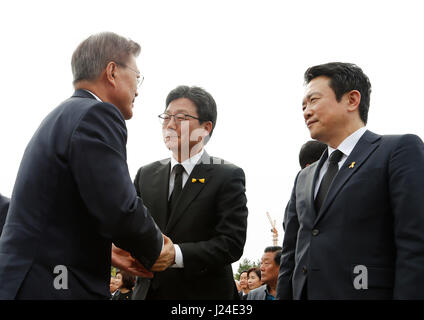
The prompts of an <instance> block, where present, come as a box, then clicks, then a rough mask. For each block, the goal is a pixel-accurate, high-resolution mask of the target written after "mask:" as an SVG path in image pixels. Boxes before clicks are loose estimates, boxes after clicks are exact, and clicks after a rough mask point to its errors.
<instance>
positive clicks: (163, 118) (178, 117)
mask: <svg viewBox="0 0 424 320" xmlns="http://www.w3.org/2000/svg"><path fill="white" fill-rule="evenodd" d="M158 117H159V121H160V122H161V123H162V124H165V123H168V122H169V121H171V118H172V117H174V120H175V122H176V123H180V122H181V121H187V120H190V119H196V120H199V121H206V120H202V119H200V118H196V117H194V116H191V115H189V114H185V113H177V114H169V113H162V114H160V115H158Z"/></svg>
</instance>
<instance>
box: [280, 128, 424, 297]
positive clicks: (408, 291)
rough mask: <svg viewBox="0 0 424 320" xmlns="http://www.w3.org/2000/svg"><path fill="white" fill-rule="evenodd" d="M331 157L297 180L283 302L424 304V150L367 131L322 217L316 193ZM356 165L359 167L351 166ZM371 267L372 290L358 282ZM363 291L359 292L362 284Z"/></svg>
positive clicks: (410, 141) (408, 139)
mask: <svg viewBox="0 0 424 320" xmlns="http://www.w3.org/2000/svg"><path fill="white" fill-rule="evenodd" d="M326 158H327V152H325V154H324V155H323V156H322V157H321V159H320V161H319V162H316V163H314V164H313V165H311V166H309V167H307V168H305V169H304V170H302V171H300V173H299V174H298V176H297V178H296V181H295V185H294V188H293V192H292V195H291V199H290V202H289V205H288V207H287V210H286V213H285V220H284V229H285V235H284V242H283V254H282V257H281V266H280V273H279V278H278V287H277V296H278V297H279V298H280V299H291V298H294V299H300V298H301V293H302V289H303V287H304V284H305V281H307V286H306V288H307V295H308V298H309V299H392V298H397V299H415V298H419V299H423V298H424V202H423V200H422V198H423V195H424V145H423V143H422V141H421V140H420V138H418V137H417V136H415V135H401V136H400V135H399V136H380V135H377V134H374V133H372V132H370V131H366V132H365V133H364V135H363V136H362V137H361V139H360V140H359V141H358V143H357V145H356V146H355V148H354V149H353V150H352V153H351V154H350V156H349V157H348V158H347V160H346V162H345V163H344V164H343V166H342V167H341V168H340V171H339V172H338V174H337V176H336V177H335V179H334V181H333V184H332V186H331V188H330V190H329V193H328V196H327V199H326V200H325V202H324V204H323V205H322V208H321V210H320V212H315V209H314V188H315V183H316V180H317V177H318V173H319V170H320V168H321V166H322V165H323V163H324V162H325V160H326ZM353 162H354V164H353ZM356 266H365V267H366V269H367V274H366V275H367V284H368V289H356V288H355V286H354V280H355V278H357V277H358V276H360V277H361V278H363V277H364V276H365V273H364V271H363V270H362V271H358V270H356V271H355V267H356ZM357 287H358V286H357Z"/></svg>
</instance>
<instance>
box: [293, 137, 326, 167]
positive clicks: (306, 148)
mask: <svg viewBox="0 0 424 320" xmlns="http://www.w3.org/2000/svg"><path fill="white" fill-rule="evenodd" d="M326 149H327V145H326V144H325V143H322V142H319V141H316V140H309V141H308V142H306V143H305V144H304V145H303V146H302V148H300V152H299V164H300V167H301V168H302V169H304V168H306V167H308V166H310V165H311V164H312V163H314V162H315V161H318V160H319V158H321V156H322V154H323V153H324V151H325V150H326Z"/></svg>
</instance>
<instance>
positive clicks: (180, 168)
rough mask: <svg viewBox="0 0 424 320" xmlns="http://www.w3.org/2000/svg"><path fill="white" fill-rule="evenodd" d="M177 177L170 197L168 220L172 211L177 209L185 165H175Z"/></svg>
mask: <svg viewBox="0 0 424 320" xmlns="http://www.w3.org/2000/svg"><path fill="white" fill-rule="evenodd" d="M174 172H175V179H174V189H173V190H172V194H171V197H170V199H169V208H168V220H169V217H170V216H171V213H172V212H173V211H174V210H175V206H176V204H177V201H178V198H179V197H180V195H181V191H182V190H183V172H184V167H183V166H182V165H181V164H177V165H176V166H175V167H174Z"/></svg>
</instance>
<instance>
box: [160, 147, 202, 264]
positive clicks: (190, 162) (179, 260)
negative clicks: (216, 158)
mask: <svg viewBox="0 0 424 320" xmlns="http://www.w3.org/2000/svg"><path fill="white" fill-rule="evenodd" d="M203 153H205V150H204V149H202V150H201V151H200V152H199V153H197V154H195V155H194V156H192V157H191V158H189V159H187V160H185V161H183V162H181V163H179V162H178V161H177V160H175V158H174V157H171V173H170V175H169V193H168V201H169V198H170V197H171V194H172V191H173V190H174V183H175V170H173V169H174V167H175V166H176V165H177V164H181V165H182V166H183V167H184V171H183V185H182V188H184V186H185V184H186V182H187V180H188V177H189V176H190V174H191V172H192V171H193V169H194V166H195V165H196V164H197V163H198V162H199V160H200V158H201V157H202V156H203ZM171 240H172V239H171ZM174 247H175V263H174V264H173V265H172V266H171V268H184V261H183V253H182V252H181V248H180V247H179V245H178V244H175V243H174Z"/></svg>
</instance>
